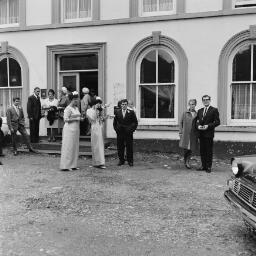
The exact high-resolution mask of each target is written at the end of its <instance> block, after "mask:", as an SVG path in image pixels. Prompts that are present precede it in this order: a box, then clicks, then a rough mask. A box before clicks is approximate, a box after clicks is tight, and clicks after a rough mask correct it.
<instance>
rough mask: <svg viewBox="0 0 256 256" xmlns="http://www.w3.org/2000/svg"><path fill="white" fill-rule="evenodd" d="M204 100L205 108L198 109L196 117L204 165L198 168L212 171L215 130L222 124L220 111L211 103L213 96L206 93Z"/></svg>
mask: <svg viewBox="0 0 256 256" xmlns="http://www.w3.org/2000/svg"><path fill="white" fill-rule="evenodd" d="M202 101H203V104H204V108H201V109H199V110H198V113H197V117H196V128H197V129H198V131H199V141H200V155H201V162H202V167H200V168H199V169H197V170H204V171H206V172H211V168H212V153H213V137H214V131H215V127H217V126H218V125H220V119H219V111H218V109H217V108H214V107H212V106H211V105H210V103H211V97H210V96H209V95H204V96H203V97H202Z"/></svg>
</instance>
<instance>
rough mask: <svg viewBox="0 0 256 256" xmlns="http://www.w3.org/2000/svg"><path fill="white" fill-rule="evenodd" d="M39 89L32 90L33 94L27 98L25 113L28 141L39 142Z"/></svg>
mask: <svg viewBox="0 0 256 256" xmlns="http://www.w3.org/2000/svg"><path fill="white" fill-rule="evenodd" d="M39 94H40V88H39V87H36V88H35V89H34V94H33V95H31V96H29V97H28V103H27V112H28V118H29V129H30V141H31V143H38V142H39V123H40V119H41V117H42V116H41V102H40V97H39Z"/></svg>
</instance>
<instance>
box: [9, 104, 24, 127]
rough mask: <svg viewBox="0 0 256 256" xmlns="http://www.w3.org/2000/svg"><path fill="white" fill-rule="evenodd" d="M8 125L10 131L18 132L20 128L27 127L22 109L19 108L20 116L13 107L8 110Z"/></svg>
mask: <svg viewBox="0 0 256 256" xmlns="http://www.w3.org/2000/svg"><path fill="white" fill-rule="evenodd" d="M6 117H7V125H8V127H9V129H10V130H11V129H14V130H15V131H17V130H18V128H19V126H23V127H24V126H25V118H24V113H23V109H22V107H19V115H18V114H17V112H16V110H15V108H14V107H13V106H11V107H9V108H8V109H7V110H6Z"/></svg>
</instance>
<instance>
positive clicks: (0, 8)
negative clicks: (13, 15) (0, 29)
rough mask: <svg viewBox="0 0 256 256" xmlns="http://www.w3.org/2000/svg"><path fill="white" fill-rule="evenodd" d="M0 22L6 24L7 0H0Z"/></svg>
mask: <svg viewBox="0 0 256 256" xmlns="http://www.w3.org/2000/svg"><path fill="white" fill-rule="evenodd" d="M0 24H7V0H0Z"/></svg>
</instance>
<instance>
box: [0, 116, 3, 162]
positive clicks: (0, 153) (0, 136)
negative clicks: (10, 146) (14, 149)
mask: <svg viewBox="0 0 256 256" xmlns="http://www.w3.org/2000/svg"><path fill="white" fill-rule="evenodd" d="M2 124H3V119H2V117H0V156H4V154H3V141H4V133H3V131H2V130H1V127H2ZM0 165H3V164H2V162H1V161H0Z"/></svg>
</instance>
